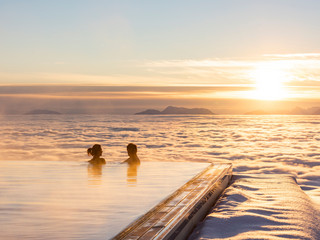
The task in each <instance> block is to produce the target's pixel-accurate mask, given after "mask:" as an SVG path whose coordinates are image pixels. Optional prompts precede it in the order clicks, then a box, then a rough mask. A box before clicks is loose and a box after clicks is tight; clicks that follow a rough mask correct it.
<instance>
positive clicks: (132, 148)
mask: <svg viewBox="0 0 320 240" xmlns="http://www.w3.org/2000/svg"><path fill="white" fill-rule="evenodd" d="M127 151H128V154H129V155H130V154H135V153H137V145H135V144H133V143H129V144H128V146H127Z"/></svg>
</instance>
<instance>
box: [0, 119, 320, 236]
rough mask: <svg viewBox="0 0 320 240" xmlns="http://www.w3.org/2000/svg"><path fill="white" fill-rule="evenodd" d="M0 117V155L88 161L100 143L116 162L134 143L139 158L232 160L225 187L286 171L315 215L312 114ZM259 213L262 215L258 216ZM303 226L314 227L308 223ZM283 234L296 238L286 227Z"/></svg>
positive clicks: (319, 162)
mask: <svg viewBox="0 0 320 240" xmlns="http://www.w3.org/2000/svg"><path fill="white" fill-rule="evenodd" d="M0 123H1V124H0V136H1V140H2V141H1V142H0V148H1V151H2V155H1V157H0V160H3V161H9V160H14V161H17V160H19V161H24V160H28V161H29V160H32V161H60V162H61V163H62V164H70V162H74V161H78V162H83V161H85V160H88V157H87V156H86V153H85V150H86V148H88V147H90V146H91V145H92V144H95V143H100V144H102V146H103V150H104V153H103V156H104V157H105V158H106V160H107V162H109V164H110V163H117V162H120V161H123V160H124V159H126V157H127V156H126V149H125V147H126V145H127V143H129V142H134V143H136V144H137V145H138V154H139V157H140V159H142V161H143V162H146V161H170V162H185V161H189V162H191V161H192V162H216V163H219V162H230V163H232V164H233V169H234V173H235V174H236V175H237V176H239V178H236V180H235V182H234V183H233V184H232V185H231V186H230V188H229V191H231V192H232V191H234V190H235V187H236V186H237V184H238V182H239V181H242V180H241V179H243V178H242V176H246V175H248V174H249V175H250V174H258V175H262V174H266V175H269V176H277V175H279V176H280V175H282V174H287V175H288V174H289V175H290V176H292V177H293V178H294V179H296V182H294V183H295V184H296V186H297V189H299V190H300V191H301V192H302V193H303V194H304V193H305V194H307V195H306V197H307V199H308V204H309V205H312V206H313V209H314V213H316V214H318V212H317V211H318V209H319V203H320V151H319V143H320V116H110V115H106V116H82V115H58V116H49V115H46V116H45V115H42V116H41V115H40V116H3V117H2V118H0ZM2 175H3V170H1V169H0V176H2ZM249 175H248V176H249ZM0 179H1V178H0ZM244 184H245V183H244ZM252 184H253V183H252V182H250V183H247V185H248V186H249V185H250V186H251V185H252ZM251 187H252V186H251ZM245 189H247V188H245ZM256 189H257V193H258V195H259V194H260V190H259V189H260V188H259V187H257V188H256ZM301 189H302V190H301ZM261 191H262V190H261ZM237 194H240V195H241V196H242V195H245V194H246V192H245V191H244V190H243V191H242V192H241V191H240V192H238V193H237ZM261 194H262V192H261ZM0 198H1V196H0ZM241 199H242V198H240V200H237V199H236V200H235V201H239V202H240V201H241ZM222 206H223V205H222ZM226 208H227V207H226ZM252 208H253V210H254V207H252ZM314 213H313V214H314ZM279 214H285V210H283V212H281V211H280V212H279ZM236 216H237V215H236V213H234V215H232V214H231V215H230V216H229V217H230V218H234V219H236ZM259 216H260V217H261V218H262V219H265V220H266V222H267V217H266V216H264V215H263V214H261V215H259ZM299 224H300V223H299ZM306 227H308V228H313V231H314V232H317V231H319V228H318V226H315V225H308V224H307V223H306ZM271 230H272V228H271ZM280 235H281V234H280ZM286 235H287V236H289V237H288V238H299V235H298V234H296V235H295V232H294V231H292V232H290V233H286ZM312 236H314V235H312ZM239 239H240V238H239ZM275 239H279V238H275ZM280 239H281V238H280Z"/></svg>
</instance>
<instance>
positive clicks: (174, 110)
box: [135, 106, 214, 115]
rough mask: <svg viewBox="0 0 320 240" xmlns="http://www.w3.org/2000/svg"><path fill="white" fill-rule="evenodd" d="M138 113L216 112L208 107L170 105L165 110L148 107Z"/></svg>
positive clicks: (209, 113)
mask: <svg viewBox="0 0 320 240" xmlns="http://www.w3.org/2000/svg"><path fill="white" fill-rule="evenodd" d="M135 114H136V115H170V114H171V115H175V114H195V115H197V114H199V115H200V114H204V115H205V114H206V115H212V114H214V113H213V112H211V111H210V110H209V109H206V108H184V107H174V106H168V107H166V108H165V109H164V110H163V111H159V110H156V109H147V110H145V111H142V112H138V113H135Z"/></svg>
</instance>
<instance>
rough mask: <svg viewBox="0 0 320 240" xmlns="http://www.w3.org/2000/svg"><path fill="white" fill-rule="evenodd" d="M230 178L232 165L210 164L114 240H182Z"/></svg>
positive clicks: (201, 217)
mask: <svg viewBox="0 0 320 240" xmlns="http://www.w3.org/2000/svg"><path fill="white" fill-rule="evenodd" d="M231 177H232V165H231V164H216V165H214V164H211V165H210V166H208V167H207V168H206V169H205V170H203V171H202V172H201V173H199V174H198V175H196V176H195V177H194V178H192V179H191V180H190V181H188V182H187V183H186V184H184V185H183V186H182V187H181V188H179V189H178V190H176V191H175V192H174V193H173V194H171V195H170V196H169V197H167V198H166V199H164V200H163V201H162V202H160V203H159V204H158V205H157V206H155V207H154V208H152V209H151V210H150V211H149V212H147V213H146V214H145V215H143V216H142V217H140V218H139V219H137V220H136V221H134V222H133V223H131V224H130V225H129V226H128V227H126V228H125V229H124V230H123V231H122V232H120V233H119V234H118V235H116V236H115V237H114V238H113V239H115V240H129V239H139V240H144V239H145V240H150V239H154V240H156V239H169V240H171V239H176V240H179V239H185V238H186V237H187V236H188V235H189V234H190V233H191V231H192V230H193V228H194V227H195V225H196V224H197V223H198V222H199V221H201V220H202V219H203V218H204V217H205V216H206V214H207V212H208V211H209V210H210V209H211V208H212V206H213V205H214V203H215V202H216V201H217V199H218V198H219V197H220V195H221V193H222V192H223V190H224V189H225V188H226V187H227V185H228V183H229V181H230V179H231Z"/></svg>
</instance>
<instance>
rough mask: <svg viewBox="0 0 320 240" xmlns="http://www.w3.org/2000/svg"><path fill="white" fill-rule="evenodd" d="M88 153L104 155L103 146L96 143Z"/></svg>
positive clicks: (95, 155)
mask: <svg viewBox="0 0 320 240" xmlns="http://www.w3.org/2000/svg"><path fill="white" fill-rule="evenodd" d="M87 153H88V155H91V156H93V157H100V156H101V155H102V148H101V145H100V144H95V145H93V146H92V147H91V148H88V150H87Z"/></svg>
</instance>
